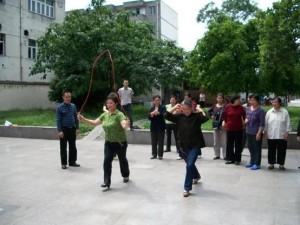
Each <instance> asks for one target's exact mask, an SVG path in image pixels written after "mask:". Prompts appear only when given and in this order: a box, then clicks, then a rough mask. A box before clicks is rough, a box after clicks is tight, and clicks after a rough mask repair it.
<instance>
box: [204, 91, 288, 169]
mask: <svg viewBox="0 0 300 225" xmlns="http://www.w3.org/2000/svg"><path fill="white" fill-rule="evenodd" d="M272 106H273V107H272V108H271V109H270V110H269V111H268V112H267V113H266V114H265V112H264V110H263V109H262V108H261V107H260V105H259V96H258V95H253V94H250V95H249V96H248V102H247V104H245V105H244V106H242V105H241V101H240V96H239V95H234V96H232V97H231V98H230V102H229V103H228V104H226V103H225V100H224V95H223V94H221V93H220V94H218V95H217V103H216V104H215V105H213V106H212V107H211V108H210V109H209V115H210V116H211V118H212V119H213V130H214V151H215V158H214V159H215V160H216V159H220V149H221V148H222V153H223V158H224V159H225V160H226V162H225V163H226V164H235V165H239V164H240V163H241V153H242V150H243V148H244V146H243V135H245V134H244V132H246V138H247V140H248V148H249V151H250V161H249V163H247V164H246V167H247V168H250V169H251V170H258V169H260V167H261V149H262V140H263V137H265V139H266V140H267V143H268V163H269V166H268V169H270V170H272V169H274V165H275V164H279V169H281V170H285V167H284V164H285V157H286V150H287V139H288V135H289V132H290V131H291V124H290V117H289V113H288V112H287V110H286V109H284V108H283V107H281V98H280V97H275V98H274V99H273V101H272ZM244 128H246V129H244Z"/></svg>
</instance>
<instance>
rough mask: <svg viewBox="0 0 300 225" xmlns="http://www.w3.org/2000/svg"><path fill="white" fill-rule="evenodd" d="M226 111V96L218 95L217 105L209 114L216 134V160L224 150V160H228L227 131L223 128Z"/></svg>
mask: <svg viewBox="0 0 300 225" xmlns="http://www.w3.org/2000/svg"><path fill="white" fill-rule="evenodd" d="M224 110H225V103H224V95H223V94H222V93H219V94H217V104H214V105H213V106H212V107H211V108H210V109H209V110H208V114H209V116H210V118H211V119H212V128H213V132H214V133H213V134H214V152H215V157H214V158H213V159H214V160H218V159H220V154H221V153H220V151H221V148H222V154H223V158H224V159H226V144H227V143H226V141H227V136H226V130H225V129H224V128H223V127H222V122H223V114H224Z"/></svg>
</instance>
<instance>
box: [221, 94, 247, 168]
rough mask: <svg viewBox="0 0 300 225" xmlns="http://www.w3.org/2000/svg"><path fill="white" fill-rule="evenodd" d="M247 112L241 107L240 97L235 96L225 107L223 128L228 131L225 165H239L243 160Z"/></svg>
mask: <svg viewBox="0 0 300 225" xmlns="http://www.w3.org/2000/svg"><path fill="white" fill-rule="evenodd" d="M245 116H246V112H245V109H244V108H243V106H242V105H241V101H240V96H239V95H234V96H233V97H231V99H230V104H228V105H227V106H226V107H225V112H224V118H223V119H224V120H223V127H224V128H225V129H226V131H227V147H226V160H227V161H226V162H225V164H232V163H235V165H239V164H240V163H241V158H242V138H243V126H244V120H245Z"/></svg>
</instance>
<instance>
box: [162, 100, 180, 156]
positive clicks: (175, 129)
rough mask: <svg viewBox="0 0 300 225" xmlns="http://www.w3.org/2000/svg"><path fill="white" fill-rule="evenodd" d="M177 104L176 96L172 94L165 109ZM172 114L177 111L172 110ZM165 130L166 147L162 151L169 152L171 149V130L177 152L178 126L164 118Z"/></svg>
mask: <svg viewBox="0 0 300 225" xmlns="http://www.w3.org/2000/svg"><path fill="white" fill-rule="evenodd" d="M176 104H177V98H176V96H174V95H172V96H171V98H170V104H168V105H166V110H167V111H168V110H170V109H171V108H173V107H174V106H175V105H176ZM173 113H174V114H176V113H178V111H177V110H175V111H174V112H173ZM166 131H167V147H166V150H165V151H164V152H170V151H171V139H172V131H173V134H174V140H175V145H176V150H177V153H179V139H178V137H179V134H178V127H177V124H176V123H172V122H171V121H169V120H166Z"/></svg>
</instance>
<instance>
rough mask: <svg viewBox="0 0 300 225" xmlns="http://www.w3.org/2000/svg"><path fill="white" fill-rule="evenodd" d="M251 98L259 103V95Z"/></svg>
mask: <svg viewBox="0 0 300 225" xmlns="http://www.w3.org/2000/svg"><path fill="white" fill-rule="evenodd" d="M249 98H253V99H254V100H255V101H257V102H259V95H254V94H253V95H252V96H251V97H249Z"/></svg>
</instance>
